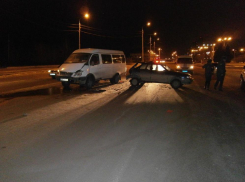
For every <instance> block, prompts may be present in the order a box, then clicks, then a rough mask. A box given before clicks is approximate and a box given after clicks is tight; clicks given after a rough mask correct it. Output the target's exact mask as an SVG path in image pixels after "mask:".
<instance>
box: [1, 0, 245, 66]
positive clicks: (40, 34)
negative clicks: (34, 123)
mask: <svg viewBox="0 0 245 182" xmlns="http://www.w3.org/2000/svg"><path fill="white" fill-rule="evenodd" d="M0 11H1V12H0V20H1V29H0V30H1V51H3V52H2V55H4V56H2V57H5V58H6V59H7V55H9V54H11V55H12V56H10V57H12V62H11V61H10V62H11V63H15V61H14V59H15V58H16V59H18V60H19V61H20V60H22V59H25V56H26V55H28V56H29V57H32V58H33V57H34V56H35V55H39V54H42V55H43V54H45V53H47V55H50V54H52V53H51V52H54V51H52V50H55V52H56V53H57V52H58V53H59V54H60V55H61V56H60V59H63V57H62V56H67V55H69V54H70V53H71V51H73V50H74V49H77V48H78V20H79V18H81V23H82V24H83V27H82V34H81V47H82V48H87V47H93V48H103V49H118V50H123V51H124V52H125V53H126V55H127V56H129V54H130V53H140V52H141V29H142V27H143V28H144V30H145V36H144V38H145V50H147V49H149V37H150V34H152V33H153V32H155V31H156V32H157V33H158V36H157V37H159V38H160V41H157V42H156V47H157V48H158V47H161V48H162V49H163V51H162V54H163V55H164V56H165V57H169V56H170V54H171V53H172V52H173V51H177V52H178V53H179V54H185V53H186V52H187V50H188V49H190V47H191V46H192V45H194V43H195V42H198V41H199V40H203V42H204V43H215V42H216V40H217V38H218V37H221V36H232V38H233V40H232V41H231V42H230V45H231V48H235V49H239V48H240V47H244V46H245V1H244V0H211V1H210V0H195V1H194V0H141V1H140V0H121V1H118V0H117V1H116V0H11V1H10V0H1V4H0ZM85 11H88V12H89V14H90V19H89V20H85V19H84V18H83V17H82V14H81V13H83V12H85ZM147 21H150V22H151V23H152V25H151V27H146V22H147ZM84 26H85V27H84ZM200 37H202V39H200ZM30 47H31V49H30V50H31V51H30V50H29V48H30ZM23 51H27V53H26V55H25V54H23V53H20V52H23ZM38 52H39V54H38ZM17 53H18V56H17V55H16V54H17ZM13 54H15V55H13ZM32 54H33V55H32ZM28 56H27V57H28ZM39 57H40V56H39ZM55 58H56V59H59V57H57V56H56V57H55ZM36 59H37V62H38V58H36ZM40 59H41V58H40ZM39 61H41V60H39ZM47 61H48V60H47ZM27 62H28V61H27Z"/></svg>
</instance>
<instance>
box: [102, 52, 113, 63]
mask: <svg viewBox="0 0 245 182" xmlns="http://www.w3.org/2000/svg"><path fill="white" fill-rule="evenodd" d="M101 57H102V63H103V64H111V63H112V59H111V55H109V54H102V55H101Z"/></svg>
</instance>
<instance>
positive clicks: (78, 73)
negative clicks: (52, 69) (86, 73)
mask: <svg viewBox="0 0 245 182" xmlns="http://www.w3.org/2000/svg"><path fill="white" fill-rule="evenodd" d="M82 73H83V72H82V71H81V70H78V71H76V72H75V73H74V75H73V76H75V77H80V76H82Z"/></svg>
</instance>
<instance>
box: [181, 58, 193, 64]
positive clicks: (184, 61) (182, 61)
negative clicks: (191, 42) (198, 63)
mask: <svg viewBox="0 0 245 182" xmlns="http://www.w3.org/2000/svg"><path fill="white" fill-rule="evenodd" d="M178 63H184V64H192V59H191V58H178Z"/></svg>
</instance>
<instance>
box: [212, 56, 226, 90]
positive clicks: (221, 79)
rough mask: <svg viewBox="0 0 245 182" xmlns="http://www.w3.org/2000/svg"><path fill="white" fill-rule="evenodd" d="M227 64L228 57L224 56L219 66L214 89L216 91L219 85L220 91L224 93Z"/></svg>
mask: <svg viewBox="0 0 245 182" xmlns="http://www.w3.org/2000/svg"><path fill="white" fill-rule="evenodd" d="M225 63H226V57H225V56H223V57H222V59H221V60H220V61H219V62H218V65H217V80H216V82H215V84H214V89H216V88H217V86H218V85H219V91H223V82H224V78H225V72H226V69H225Z"/></svg>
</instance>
